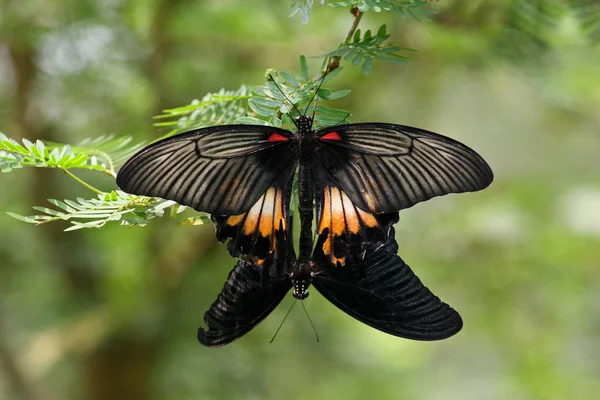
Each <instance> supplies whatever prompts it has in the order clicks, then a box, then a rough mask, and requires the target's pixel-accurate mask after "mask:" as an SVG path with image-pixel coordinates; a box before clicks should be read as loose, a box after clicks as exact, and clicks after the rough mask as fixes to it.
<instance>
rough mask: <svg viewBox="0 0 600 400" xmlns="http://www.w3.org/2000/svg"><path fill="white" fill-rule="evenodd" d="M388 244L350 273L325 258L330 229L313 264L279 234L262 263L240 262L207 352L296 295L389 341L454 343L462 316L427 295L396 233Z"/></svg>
mask: <svg viewBox="0 0 600 400" xmlns="http://www.w3.org/2000/svg"><path fill="white" fill-rule="evenodd" d="M392 219H393V218H392ZM389 229H390V232H389V235H388V240H387V242H386V243H384V244H382V245H376V244H370V245H368V246H367V248H366V251H365V254H364V257H362V258H360V257H354V256H352V255H349V256H348V259H347V261H346V264H345V266H344V268H336V267H334V266H332V265H331V264H330V263H329V260H328V257H327V255H325V254H324V252H323V244H324V242H325V241H326V240H327V238H328V232H327V230H328V228H326V229H325V231H324V232H323V233H322V234H321V235H320V236H319V239H318V241H317V245H316V246H315V253H314V255H313V257H312V258H311V259H310V260H309V261H302V260H297V259H296V257H295V254H294V249H293V246H292V245H291V244H290V243H289V241H288V240H286V239H285V238H281V236H282V235H285V234H286V233H285V231H283V230H279V231H278V233H277V234H278V236H280V238H279V240H278V246H277V248H276V249H275V251H274V252H273V253H272V254H270V255H269V257H268V258H267V259H266V260H265V261H264V262H263V263H261V264H255V263H254V262H252V261H251V260H240V261H238V263H237V265H236V266H235V268H234V269H233V270H232V271H231V272H230V274H229V277H228V279H227V281H226V282H225V285H224V287H223V289H222V290H221V293H220V294H219V295H218V297H217V299H216V300H215V302H214V303H213V304H212V306H211V307H210V309H209V310H208V311H207V312H206V313H205V314H204V322H205V324H206V329H205V328H199V329H198V340H199V342H200V343H201V344H202V345H204V346H210V347H217V346H223V345H226V344H228V343H231V342H232V341H234V340H236V339H239V338H240V337H242V336H244V335H245V334H246V333H248V332H249V331H250V330H252V329H253V328H254V327H255V326H256V325H258V324H259V323H260V322H261V321H262V320H263V319H264V318H266V317H267V316H268V315H269V314H270V313H271V311H273V310H274V309H275V307H277V305H278V304H279V303H280V302H281V301H282V300H283V298H284V297H285V296H286V294H287V293H288V292H289V290H290V289H292V290H293V296H294V297H295V298H296V299H300V300H303V299H305V298H306V297H308V288H309V286H310V285H311V284H312V285H313V286H314V287H315V288H316V289H317V291H318V292H320V293H321V294H322V295H323V296H324V297H325V298H326V299H328V300H329V301H330V302H331V303H333V304H334V305H335V306H337V307H338V308H339V309H341V310H342V311H344V312H345V313H347V314H348V315H350V316H352V317H354V318H355V319H357V320H359V321H361V322H363V323H365V324H367V325H369V326H371V327H373V328H375V329H378V330H380V331H383V332H386V333H388V334H391V335H394V336H399V337H403V338H407V339H414V340H440V339H445V338H448V337H450V336H452V335H454V334H456V333H457V332H459V331H460V330H461V328H462V324H463V323H462V319H461V317H460V315H459V314H458V312H456V311H455V310H454V309H453V308H451V307H450V306H449V305H447V304H446V303H443V302H442V301H441V300H440V299H439V298H438V297H436V296H435V295H434V294H433V293H431V291H429V289H427V288H426V287H425V286H424V285H423V284H422V283H421V281H420V280H419V278H417V276H416V275H415V274H414V273H413V272H412V270H411V269H410V268H409V267H408V266H407V265H406V264H405V263H404V261H403V260H402V259H401V258H400V257H399V256H397V255H396V253H397V251H398V245H397V243H396V241H395V239H394V232H393V228H391V227H389Z"/></svg>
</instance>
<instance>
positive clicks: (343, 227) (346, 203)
mask: <svg viewBox="0 0 600 400" xmlns="http://www.w3.org/2000/svg"><path fill="white" fill-rule="evenodd" d="M323 197H324V198H323V209H322V211H321V221H319V233H322V232H323V231H324V230H325V228H329V233H328V235H327V236H328V237H327V239H326V240H325V242H324V243H323V253H324V254H325V255H328V256H329V257H330V259H331V262H332V264H333V265H337V264H338V263H340V265H344V263H345V261H346V260H345V257H340V258H338V257H336V256H335V255H334V254H333V249H332V246H333V242H334V240H335V238H336V237H339V236H343V235H348V234H352V235H358V234H360V233H361V230H362V228H363V227H367V228H377V227H379V223H378V221H377V219H376V218H375V216H374V215H373V214H370V213H368V212H366V211H363V210H361V209H359V208H358V207H356V206H355V205H354V204H353V203H352V201H351V200H350V198H349V197H348V195H346V193H344V192H343V191H341V190H340V189H339V188H337V187H325V188H324V190H323Z"/></svg>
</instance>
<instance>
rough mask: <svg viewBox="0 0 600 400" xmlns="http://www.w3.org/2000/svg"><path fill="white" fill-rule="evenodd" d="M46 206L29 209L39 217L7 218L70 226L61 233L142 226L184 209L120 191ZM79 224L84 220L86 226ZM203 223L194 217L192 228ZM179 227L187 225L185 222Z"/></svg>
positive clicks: (52, 201) (170, 203) (171, 202)
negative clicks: (111, 225) (111, 224)
mask: <svg viewBox="0 0 600 400" xmlns="http://www.w3.org/2000/svg"><path fill="white" fill-rule="evenodd" d="M48 202H50V203H51V204H52V205H54V206H55V207H56V208H48V207H39V206H34V207H33V208H34V209H35V210H37V211H39V212H41V213H42V214H37V215H29V216H22V215H19V214H15V213H8V215H10V216H11V217H14V218H17V219H19V220H21V221H24V222H28V223H30V224H35V225H41V224H45V223H48V222H53V221H59V220H65V221H70V222H71V224H72V225H71V226H70V227H68V228H67V229H65V231H74V230H78V229H83V228H101V227H103V226H104V225H106V224H107V223H109V222H119V223H120V225H124V226H134V225H139V226H144V225H146V224H147V223H148V220H150V219H153V218H157V217H162V216H164V215H165V211H166V210H167V209H169V208H170V209H171V210H170V215H175V214H179V213H181V212H182V211H184V210H185V209H186V207H184V206H180V205H178V204H177V203H175V202H174V201H171V200H162V199H158V198H153V197H145V196H135V195H132V194H128V193H125V192H122V191H120V190H113V191H111V192H110V193H102V194H99V195H98V196H97V198H93V199H83V198H81V197H78V198H77V200H76V201H73V200H64V201H60V200H56V199H48ZM79 220H86V222H80V221H79ZM207 221H209V219H208V217H207V216H206V215H202V216H200V217H194V223H193V225H199V224H200V223H206V222H207ZM182 224H183V225H190V223H188V222H187V220H186V221H184V222H183V223H182Z"/></svg>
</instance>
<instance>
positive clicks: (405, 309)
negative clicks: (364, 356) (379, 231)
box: [312, 229, 462, 340]
mask: <svg viewBox="0 0 600 400" xmlns="http://www.w3.org/2000/svg"><path fill="white" fill-rule="evenodd" d="M390 235H391V236H390V240H389V241H388V242H387V243H386V244H385V245H383V246H379V247H378V246H375V245H369V246H368V247H367V249H366V252H365V256H364V258H363V259H360V258H358V257H348V260H347V262H346V265H345V266H344V267H343V268H334V267H331V266H329V265H327V262H326V261H325V262H323V261H320V260H323V258H324V257H325V255H324V254H323V253H321V252H320V250H319V249H320V247H319V246H317V248H316V250H315V252H316V253H315V257H314V259H315V263H316V265H317V269H318V270H317V271H316V272H315V274H314V275H315V277H314V280H313V282H312V284H313V286H314V287H315V288H316V289H317V290H318V291H319V292H320V293H321V294H322V295H323V296H324V297H325V298H326V299H328V300H329V301H331V302H332V303H333V304H334V305H335V306H337V307H338V308H339V309H340V310H342V311H344V312H345V313H346V314H348V315H350V316H352V317H354V318H356V319H357V320H359V321H361V322H363V323H365V324H367V325H369V326H371V327H373V328H375V329H378V330H380V331H383V332H386V333H389V334H391V335H394V336H400V337H404V338H407V339H414V340H440V339H445V338H447V337H450V336H452V335H454V334H456V333H457V332H459V331H460V330H461V328H462V319H461V317H460V315H459V314H458V313H457V312H456V311H455V310H454V309H452V308H451V307H450V306H449V305H447V304H445V303H443V302H442V301H441V300H440V299H439V298H438V297H436V296H435V295H434V294H433V293H431V291H430V290H429V289H427V288H426V287H425V286H424V285H423V284H422V283H421V281H420V280H419V278H417V276H416V275H415V274H414V273H413V272H412V270H411V269H410V268H409V267H408V266H407V265H406V264H405V263H404V261H403V260H402V259H401V258H400V257H399V256H398V255H396V252H397V249H398V246H397V244H396V241H395V240H394V239H393V229H392V232H391V234H390ZM324 240H325V238H324V237H323V236H321V237H320V238H319V242H323V241H324ZM325 258H326V257H325Z"/></svg>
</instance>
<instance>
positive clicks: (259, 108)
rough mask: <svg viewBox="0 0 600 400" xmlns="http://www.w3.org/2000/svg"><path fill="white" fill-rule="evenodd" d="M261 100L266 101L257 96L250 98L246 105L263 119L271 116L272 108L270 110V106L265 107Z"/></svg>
mask: <svg viewBox="0 0 600 400" xmlns="http://www.w3.org/2000/svg"><path fill="white" fill-rule="evenodd" d="M263 100H268V99H266V98H264V97H258V96H256V97H251V98H250V100H248V105H249V106H250V108H251V109H252V110H253V111H254V112H256V113H257V114H258V115H262V116H263V117H270V116H271V115H273V113H274V110H273V108H270V106H267V105H265V103H266V102H265V101H263Z"/></svg>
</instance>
